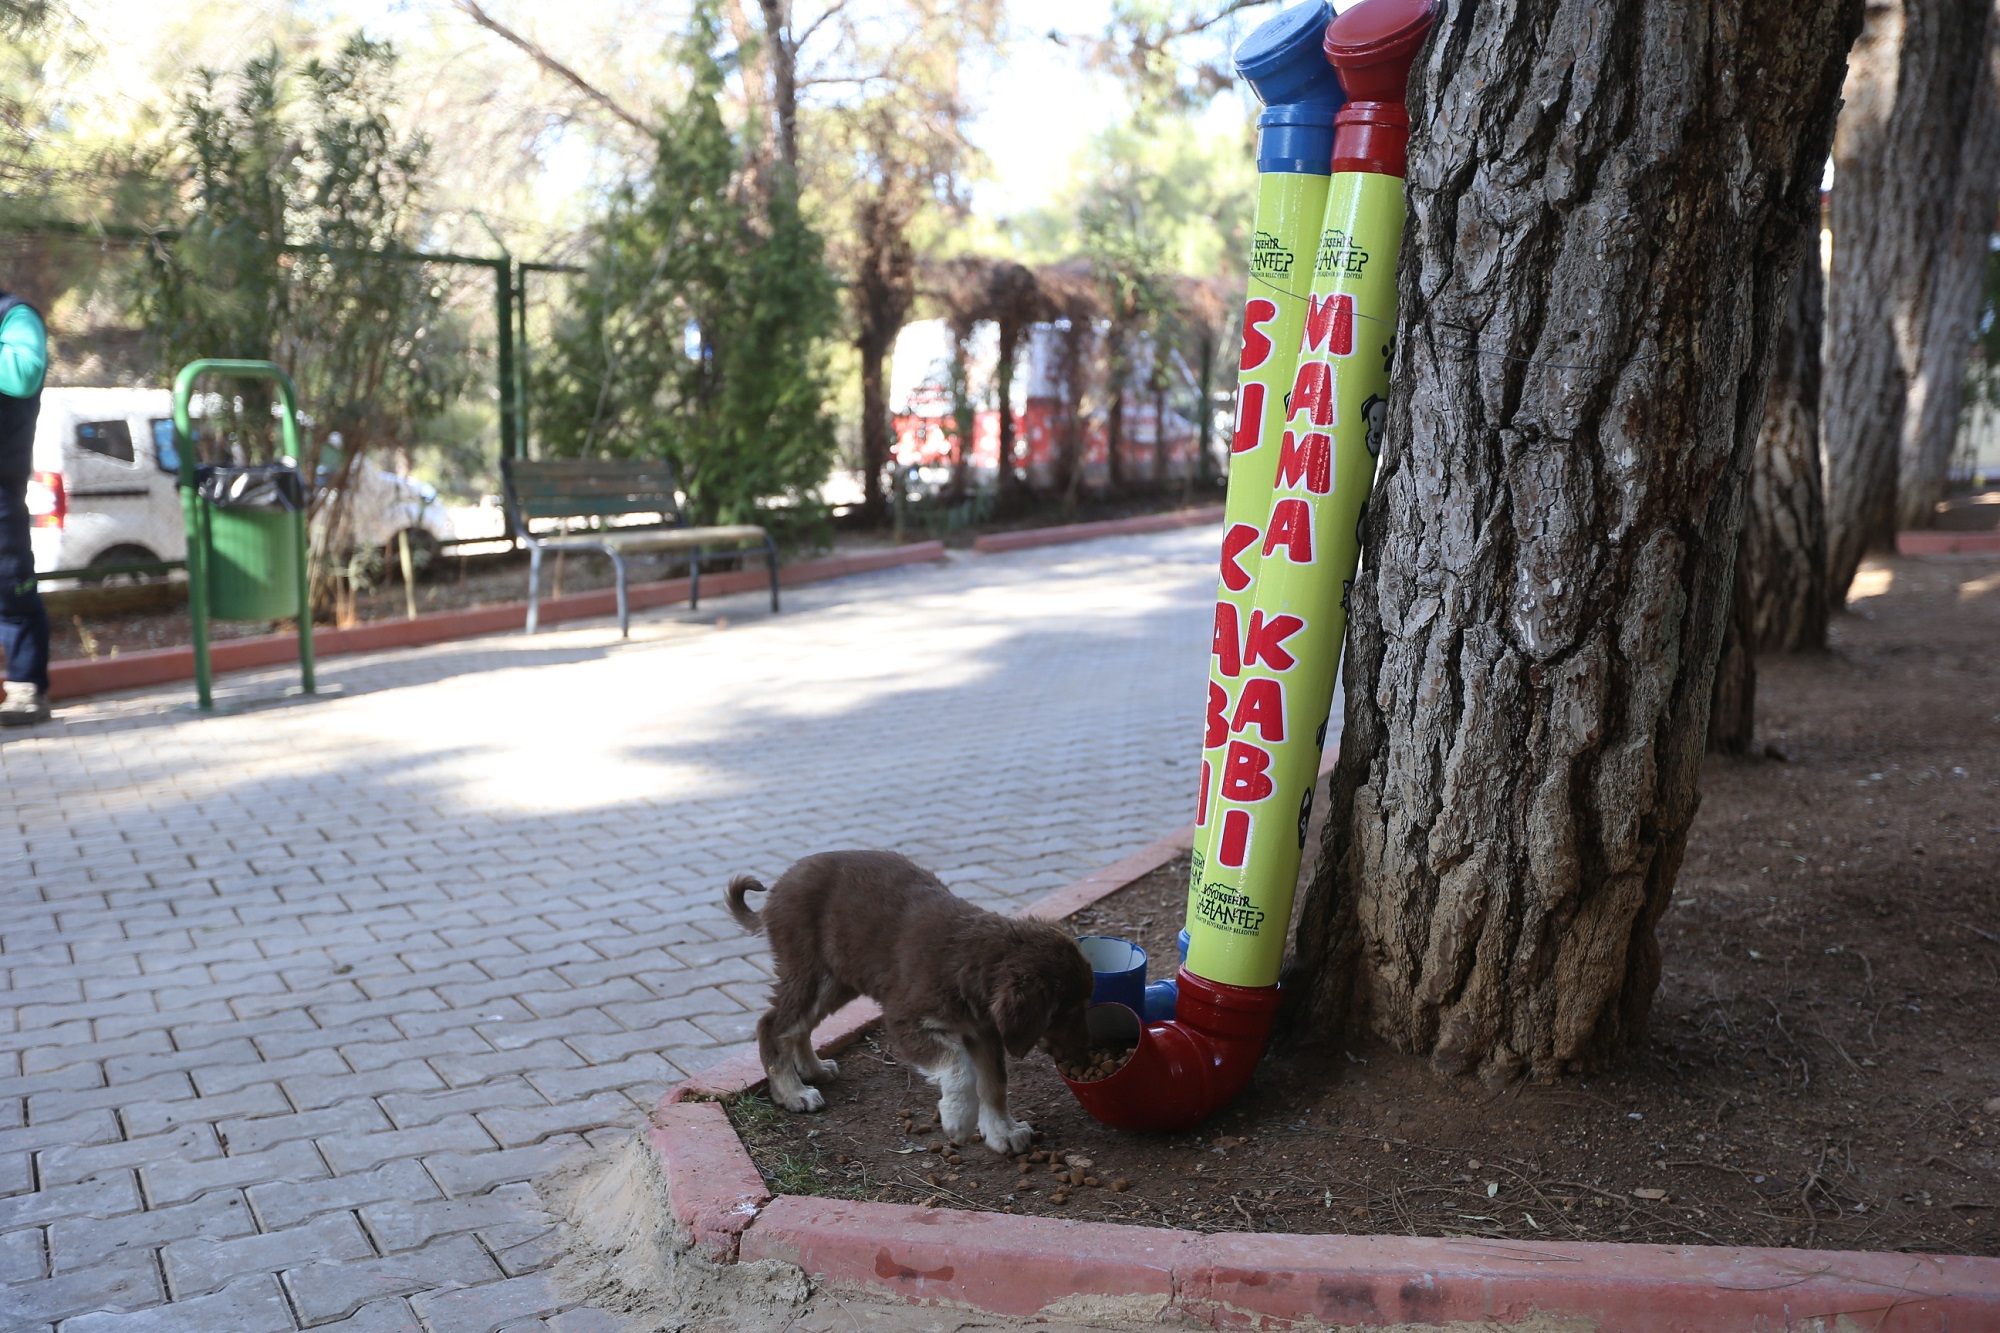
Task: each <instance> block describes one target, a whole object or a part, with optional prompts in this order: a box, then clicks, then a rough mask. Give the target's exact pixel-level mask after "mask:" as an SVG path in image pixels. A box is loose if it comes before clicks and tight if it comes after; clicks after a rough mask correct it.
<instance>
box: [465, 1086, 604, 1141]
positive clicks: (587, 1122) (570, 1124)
mask: <svg viewBox="0 0 2000 1333" xmlns="http://www.w3.org/2000/svg"><path fill="white" fill-rule="evenodd" d="M636 1120H637V1117H636V1116H634V1115H633V1113H632V1104H631V1103H630V1102H629V1101H627V1100H626V1099H625V1098H623V1097H621V1096H619V1095H618V1094H617V1093H615V1092H600V1093H598V1094H597V1095H596V1096H594V1097H591V1098H589V1099H587V1100H585V1101H577V1102H566V1103H564V1104H562V1105H560V1106H550V1105H548V1104H546V1103H544V1104H543V1105H540V1106H536V1107H532V1108H529V1109H526V1110H505V1109H495V1110H491V1111H483V1112H481V1113H480V1116H479V1122H480V1123H481V1124H482V1125H484V1126H486V1129H487V1132H488V1133H490V1134H492V1135H493V1137H494V1138H495V1139H496V1140H498V1141H499V1143H500V1146H501V1147H503V1148H518V1147H520V1146H521V1145H523V1144H527V1143H536V1142H539V1141H540V1140H542V1139H545V1138H548V1137H549V1136H550V1135H552V1134H566V1133H577V1132H580V1131H582V1130H586V1129H601V1128H602V1127H604V1126H605V1125H613V1124H629V1123H633V1122H635V1121H636Z"/></svg>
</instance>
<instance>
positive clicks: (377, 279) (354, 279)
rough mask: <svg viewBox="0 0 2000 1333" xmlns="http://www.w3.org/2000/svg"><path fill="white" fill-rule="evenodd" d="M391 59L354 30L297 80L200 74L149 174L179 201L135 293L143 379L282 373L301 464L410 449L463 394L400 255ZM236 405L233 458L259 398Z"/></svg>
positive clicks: (412, 176)
mask: <svg viewBox="0 0 2000 1333" xmlns="http://www.w3.org/2000/svg"><path fill="white" fill-rule="evenodd" d="M395 64H396V57H395V53H394V51H393V49H392V48H391V47H390V46H389V45H388V44H386V43H383V42H376V41H371V40H369V39H368V38H366V37H364V36H361V35H358V34H357V35H355V36H353V37H351V38H349V39H348V41H347V42H346V43H345V44H344V45H343V46H342V47H341V48H340V49H339V51H338V53H337V54H336V55H334V56H333V58H331V59H330V60H319V59H312V60H308V61H306V62H304V64H303V65H301V66H299V67H298V68H297V69H296V70H293V69H291V68H290V67H289V65H288V62H287V61H286V59H285V58H284V57H283V56H281V55H280V54H279V53H278V52H277V51H276V50H275V49H273V50H268V51H266V52H264V53H263V54H260V55H256V56H253V57H251V58H250V59H249V60H247V61H245V62H244V64H243V66H242V67H241V69H239V70H237V71H236V72H235V73H233V74H229V75H224V74H222V73H219V72H217V71H214V70H206V69H205V70H201V71H199V72H198V73H197V75H196V77H195V79H194V82H193V84H192V86H191V87H190V88H189V89H188V90H187V91H186V92H185V93H184V94H183V95H182V96H181V97H180V98H179V99H178V101H177V103H176V106H175V116H174V132H173V139H172V143H171V145H170V147H169V148H168V149H167V151H166V153H165V155H164V158H163V160H162V161H161V162H160V163H158V170H159V171H160V173H161V174H162V175H164V176H165V177H166V178H167V179H168V180H169V181H170V182H171V183H172V186H173V193H174V194H175V195H176V196H177V197H178V198H179V199H180V200H181V201H182V203H181V208H180V216H179V217H178V218H176V219H175V221H176V222H177V224H178V225H177V226H176V227H175V228H174V229H173V230H171V231H163V232H162V233H161V234H160V235H159V236H158V238H157V239H156V240H155V242H154V243H153V244H152V245H151V246H150V247H149V248H148V252H147V261H148V262H147V264H146V269H145V276H144V279H143V281H142V283H141V285H140V289H139V292H138V295H137V305H138V313H139V314H140V316H141V317H142V319H143V320H144V322H145V324H146V327H147V329H148V331H149V332H150V333H151V334H152V336H153V338H154V340H155V343H156V345H157V347H158V350H159V360H160V370H161V372H162V374H163V375H164V376H166V377H171V376H172V375H173V374H174V373H175V372H176V371H177V370H178V369H179V368H180V367H181V366H182V365H184V364H186V363H187V362H188V361H191V360H194V359H196V358H197V357H204V356H226V357H248V358H257V359H263V360H271V361H276V362H277V363H278V364H279V365H282V366H284V367H285V369H286V370H287V371H289V372H290V374H291V376H292V378H293V381H294V383H295V384H296V385H297V387H298V391H299V396H300V408H301V410H302V412H303V413H305V414H306V415H308V416H310V417H311V419H312V424H313V426H314V427H316V431H317V433H316V439H315V445H314V446H313V447H311V448H309V450H308V453H309V457H308V458H307V459H306V460H303V461H305V462H306V463H307V465H308V466H310V465H311V464H312V462H313V461H314V459H315V458H316V456H317V442H318V440H321V439H324V437H325V436H326V435H327V434H331V433H333V432H338V433H339V434H340V436H341V437H342V444H343V448H342V451H341V452H342V455H343V456H344V458H345V459H347V460H350V461H351V460H354V459H356V458H359V457H361V456H363V455H364V454H366V453H368V452H370V451H371V450H373V449H377V448H380V447H382V446H385V445H388V444H392V443H402V444H408V443H410V442H411V441H412V439H413V437H414V435H415V432H416V423H417V422H419V421H422V420H426V419H428V418H430V417H432V416H435V415H436V414H438V413H439V412H441V411H442V410H443V409H444V407H445V405H446V404H447V403H448V402H449V401H450V400H451V399H452V398H454V397H455V396H456V395H457V394H459V393H460V392H461V391H462V390H463V389H464V388H465V387H466V385H467V384H468V382H469V373H470V372H469V364H468V358H467V356H466V354H465V348H464V346H463V338H462V331H461V330H459V329H457V328H456V327H455V326H454V325H453V324H452V323H451V321H450V320H449V319H448V318H447V315H446V309H445V299H446V295H447V293H446V289H445V287H444V285H443V283H442V281H441V280H440V279H439V278H438V277H437V276H436V275H434V274H433V273H432V272H431V271H430V270H429V269H428V267H427V266H426V265H424V264H422V263H420V262H415V261H413V260H410V259H408V258H407V257H406V252H407V251H408V250H409V249H411V248H412V247H413V245H414V243H415V242H416V241H417V240H418V239H419V238H420V234H421V228H422V226H423V222H424V214H423V191H424V187H425V184H426V180H427V172H428V165H429V161H428V159H429V147H428V145H427V144H426V142H425V141H424V140H423V139H422V138H421V137H420V136H399V135H398V134H397V133H396V131H395V129H394V127H393V124H392V121H391V111H392V109H393V105H394V99H393V92H392V80H393V76H394V72H395ZM294 85H298V86H299V91H298V93H297V95H294ZM204 387H205V388H215V387H218V386H216V385H214V384H208V385H205V386H204ZM235 397H236V398H237V400H238V401H239V402H240V404H241V412H240V414H239V415H238V417H237V419H236V421H235V422H234V424H233V426H232V428H231V431H230V433H231V435H232V436H233V440H234V444H235V448H236V452H238V453H239V454H240V455H242V456H245V457H257V456H262V455H264V454H266V453H268V451H269V449H270V448H271V443H270V439H271V434H270V431H269V430H268V428H267V423H268V411H269V402H270V398H269V396H268V390H266V389H264V388H263V387H262V386H259V385H255V384H246V385H242V386H238V393H237V394H236V395H235Z"/></svg>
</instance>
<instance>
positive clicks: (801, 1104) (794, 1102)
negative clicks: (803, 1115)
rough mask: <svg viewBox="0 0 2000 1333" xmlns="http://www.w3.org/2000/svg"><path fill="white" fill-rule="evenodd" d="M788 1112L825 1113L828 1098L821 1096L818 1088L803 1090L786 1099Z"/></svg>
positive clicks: (785, 1103) (785, 1104)
mask: <svg viewBox="0 0 2000 1333" xmlns="http://www.w3.org/2000/svg"><path fill="white" fill-rule="evenodd" d="M784 1106H785V1109H786V1110H787V1111H824V1110H825V1109H826V1098H824V1097H822V1096H820V1092H819V1089H818V1088H801V1089H799V1091H798V1092H796V1093H794V1094H793V1095H791V1096H789V1097H786V1098H785V1099H784Z"/></svg>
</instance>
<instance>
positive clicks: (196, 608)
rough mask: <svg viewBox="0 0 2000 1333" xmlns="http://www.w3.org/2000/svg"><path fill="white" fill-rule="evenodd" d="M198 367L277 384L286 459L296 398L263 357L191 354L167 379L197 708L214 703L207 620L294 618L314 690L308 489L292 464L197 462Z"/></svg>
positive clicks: (307, 680)
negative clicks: (184, 531) (171, 389)
mask: <svg viewBox="0 0 2000 1333" xmlns="http://www.w3.org/2000/svg"><path fill="white" fill-rule="evenodd" d="M203 375H227V376H230V377H232V378H235V379H254V380H268V381H270V382H271V384H272V385H274V386H275V387H276V389H277V391H278V406H279V408H280V413H279V416H278V426H279V429H280V431H281V432H282V433H283V437H284V450H285V456H286V457H287V458H291V459H296V458H299V457H302V453H301V451H300V449H299V424H298V423H299V403H298V395H297V394H296V393H294V392H293V390H292V378H291V376H289V375H287V374H286V373H285V372H284V371H283V370H282V369H281V368H280V367H278V366H276V365H274V364H272V363H271V362H269V361H233V360H232V361H225V360H218V359H215V358H206V359H203V360H200V361H191V362H189V363H188V364H187V365H185V366H183V367H181V373H180V374H179V375H177V376H175V377H174V452H175V455H176V456H175V459H174V467H175V471H176V473H177V474H178V476H179V480H180V493H181V521H182V522H183V523H184V524H185V525H186V527H187V568H188V628H189V637H190V638H191V639H192V640H193V644H192V646H193V648H194V697H195V707H196V708H198V709H200V710H201V711H202V712H204V713H207V712H212V711H214V708H215V695H214V691H213V690H212V689H211V688H210V686H211V679H210V671H209V659H208V622H209V618H210V617H211V616H220V617H221V618H222V619H224V620H286V619H293V620H296V621H297V622H298V639H299V690H300V692H301V693H303V694H312V693H315V688H314V685H313V641H312V614H311V608H309V607H308V606H307V605H306V598H307V596H308V594H307V592H306V584H307V577H308V576H307V571H306V512H305V511H306V501H307V500H308V499H309V498H311V492H310V491H308V490H307V488H306V480H305V477H304V476H303V475H302V474H301V473H300V472H299V470H298V468H297V467H295V466H293V465H292V464H291V463H289V462H286V463H267V464H264V465H262V466H258V467H234V466H230V465H226V464H215V463H207V464H201V465H199V466H197V464H196V461H195V452H194V416H193V413H192V410H191V408H192V402H193V398H194V384H195V381H196V380H198V379H200V378H201V377H202V376H203Z"/></svg>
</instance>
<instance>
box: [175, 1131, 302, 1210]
mask: <svg viewBox="0 0 2000 1333" xmlns="http://www.w3.org/2000/svg"><path fill="white" fill-rule="evenodd" d="M139 1174H140V1175H141V1176H142V1177H143V1178H144V1179H145V1182H146V1197H147V1198H148V1199H149V1200H151V1202H152V1204H153V1206H154V1207H155V1208H158V1207H160V1206H161V1205H163V1204H169V1203H180V1202H181V1201H182V1200H185V1199H192V1198H193V1197H194V1196H195V1195H197V1194H200V1193H202V1192H203V1191H204V1190H212V1189H217V1188H220V1187H222V1186H225V1185H250V1184H255V1183H257V1182H259V1181H266V1180H313V1179H316V1178H318V1177H320V1176H324V1175H326V1174H327V1168H326V1163H325V1162H324V1161H323V1160H321V1158H320V1155H319V1153H318V1151H317V1150H315V1149H314V1148H313V1146H312V1144H310V1143H281V1144H279V1145H278V1146H277V1147H275V1148H271V1149H268V1150H266V1151H264V1152H256V1153H243V1154H241V1155H239V1156H235V1157H218V1158H214V1159H213V1160H210V1161H205V1162H156V1163H153V1164H151V1165H149V1166H146V1167H144V1168H142V1169H141V1171H140V1173H139Z"/></svg>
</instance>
